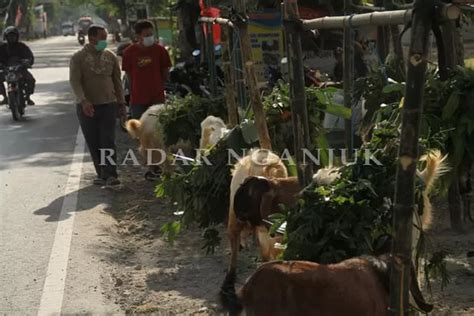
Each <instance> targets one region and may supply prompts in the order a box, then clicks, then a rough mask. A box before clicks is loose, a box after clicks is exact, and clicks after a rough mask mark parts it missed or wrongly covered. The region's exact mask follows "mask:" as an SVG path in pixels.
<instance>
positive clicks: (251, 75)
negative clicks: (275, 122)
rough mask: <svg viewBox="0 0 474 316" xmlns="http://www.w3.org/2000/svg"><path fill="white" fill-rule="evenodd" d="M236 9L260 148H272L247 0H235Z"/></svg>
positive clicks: (243, 59) (236, 24)
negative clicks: (258, 80) (250, 34)
mask: <svg viewBox="0 0 474 316" xmlns="http://www.w3.org/2000/svg"><path fill="white" fill-rule="evenodd" d="M233 4H234V9H235V10H236V11H237V12H236V13H237V14H236V16H235V21H232V22H233V23H234V25H235V26H236V27H237V31H238V34H239V39H240V48H241V50H242V61H243V63H244V68H245V74H246V80H247V85H248V88H249V94H250V102H251V104H252V109H253V114H254V116H255V124H256V125H257V130H258V137H259V142H260V148H262V149H268V150H271V149H272V145H271V141H270V135H269V134H268V127H267V121H266V118H265V112H264V110H263V104H262V101H261V99H260V92H259V90H258V86H257V77H256V75H255V63H254V62H253V59H252V47H251V46H250V36H249V32H248V17H247V13H246V6H245V0H234V1H233Z"/></svg>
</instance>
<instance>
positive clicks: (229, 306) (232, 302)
mask: <svg viewBox="0 0 474 316" xmlns="http://www.w3.org/2000/svg"><path fill="white" fill-rule="evenodd" d="M235 279H236V273H235V271H229V272H228V273H227V275H226V276H225V280H224V283H223V284H222V286H221V291H220V293H219V294H220V299H221V304H222V306H223V307H224V309H225V310H227V311H228V312H229V316H237V315H239V314H240V313H241V311H242V303H241V299H240V298H239V295H238V294H237V293H236V291H235Z"/></svg>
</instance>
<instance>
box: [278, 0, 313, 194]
mask: <svg viewBox="0 0 474 316" xmlns="http://www.w3.org/2000/svg"><path fill="white" fill-rule="evenodd" d="M283 14H284V20H285V21H287V22H286V23H285V39H286V52H287V57H288V66H289V69H288V74H289V84H290V103H291V113H292V120H293V135H294V146H295V156H296V163H297V170H298V180H299V183H300V185H301V186H302V187H305V186H307V185H308V184H310V183H311V181H312V175H313V168H312V165H311V164H305V163H304V152H303V149H308V150H309V151H311V149H312V146H311V141H310V136H309V123H308V110H307V107H306V94H305V82H304V66H303V50H302V48H301V31H300V29H299V26H300V25H299V24H298V22H299V18H300V17H299V12H298V5H297V3H296V1H290V0H285V1H284V2H283Z"/></svg>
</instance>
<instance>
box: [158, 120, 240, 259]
mask: <svg viewBox="0 0 474 316" xmlns="http://www.w3.org/2000/svg"><path fill="white" fill-rule="evenodd" d="M229 148H232V149H233V150H234V151H235V152H236V153H240V154H242V153H241V151H242V150H245V149H246V148H249V145H248V144H246V143H245V141H244V140H243V138H242V135H241V132H240V128H239V127H236V128H235V129H234V130H233V131H232V132H230V134H229V135H228V137H226V139H225V141H221V142H219V143H218V144H217V145H216V146H215V147H214V148H213V149H212V150H211V152H210V154H209V155H208V156H207V157H206V158H207V160H208V161H209V163H202V164H195V165H193V166H192V168H191V170H190V171H188V172H183V173H175V174H173V175H171V176H169V177H164V178H163V179H162V181H161V183H160V184H159V185H158V186H157V188H156V192H155V193H156V195H157V197H159V198H165V197H168V198H169V199H170V202H171V203H172V204H174V206H175V210H176V212H178V213H179V214H181V215H180V219H179V220H177V221H176V222H175V223H169V224H166V225H165V226H163V228H162V231H163V232H164V233H165V234H166V236H168V239H169V240H172V238H173V237H174V236H175V235H176V233H177V231H179V230H180V228H181V225H184V226H187V225H189V224H191V223H198V224H199V226H200V227H201V228H203V229H205V232H204V236H203V237H204V239H205V242H206V244H205V245H204V247H203V248H206V249H207V251H208V252H213V251H214V247H215V246H216V245H217V244H218V243H219V241H220V238H219V235H218V232H217V230H215V229H214V228H213V227H214V226H215V225H216V224H219V223H222V222H223V221H224V219H225V218H226V216H227V213H228V208H229V191H230V181H231V178H232V177H231V169H232V166H233V164H234V163H235V161H230V162H229V159H230V158H229V153H228V150H227V149H229Z"/></svg>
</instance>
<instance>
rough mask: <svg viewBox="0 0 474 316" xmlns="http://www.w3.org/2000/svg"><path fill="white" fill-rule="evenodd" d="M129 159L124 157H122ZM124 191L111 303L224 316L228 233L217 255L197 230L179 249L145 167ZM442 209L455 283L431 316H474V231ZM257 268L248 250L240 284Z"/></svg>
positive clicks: (443, 238)
mask: <svg viewBox="0 0 474 316" xmlns="http://www.w3.org/2000/svg"><path fill="white" fill-rule="evenodd" d="M117 135H118V147H119V152H121V153H122V154H123V153H124V152H125V150H126V149H128V148H135V147H136V142H134V141H132V140H130V138H129V137H128V136H127V134H125V133H124V132H121V131H120V132H118V134H117ZM122 157H123V155H122ZM120 171H121V180H122V183H123V187H122V188H121V189H120V190H119V191H117V192H115V193H114V195H115V197H114V199H113V200H114V204H113V207H112V209H113V211H112V212H111V215H112V216H113V217H114V218H115V219H116V221H117V224H116V227H115V228H114V236H115V238H114V240H115V242H114V245H111V247H112V248H114V249H115V253H114V255H113V256H112V257H111V258H110V263H111V268H110V273H109V274H108V275H105V276H104V277H103V282H104V283H105V284H107V285H108V286H109V287H110V288H111V289H112V290H111V291H110V298H111V299H113V300H114V301H115V302H117V303H118V304H120V306H121V307H122V308H123V310H124V311H126V312H127V313H138V314H140V313H143V314H155V315H218V314H222V310H221V309H220V307H219V304H218V291H219V288H220V285H221V282H222V281H223V278H224V275H225V271H226V267H227V262H228V256H229V250H228V247H227V239H226V237H225V235H226V234H225V227H224V226H223V225H222V226H221V227H219V229H220V232H221V236H222V237H223V240H222V242H221V246H220V247H218V248H217V249H216V252H215V254H212V255H206V253H205V251H204V250H202V249H201V247H202V245H203V239H202V236H201V231H200V230H199V229H198V228H196V227H190V228H188V229H185V230H184V231H183V232H182V233H181V234H180V235H179V237H178V238H177V240H176V242H175V243H174V245H170V244H169V243H167V242H166V241H165V240H164V239H163V238H162V236H161V233H160V228H161V226H162V225H163V224H165V223H167V222H169V221H171V220H174V219H176V216H174V215H173V210H172V209H168V208H167V207H166V204H165V203H164V201H160V200H159V199H157V198H155V197H154V194H153V191H154V186H155V184H154V183H151V182H147V181H145V180H144V177H143V174H144V171H145V170H144V169H143V168H141V167H133V166H124V167H122V168H121V169H120ZM436 204H437V205H438V204H439V207H437V209H438V211H437V214H438V216H437V220H436V221H435V223H438V225H436V226H435V227H434V229H433V231H432V232H431V233H430V239H431V241H432V245H433V247H434V248H435V249H439V250H445V251H446V252H447V253H448V254H449V257H448V261H449V264H448V269H449V271H450V274H451V282H450V283H449V284H448V286H447V287H446V288H444V290H441V286H440V284H439V282H433V283H432V295H430V294H429V293H428V292H427V291H425V293H427V296H426V297H427V299H428V300H429V301H431V302H434V304H435V306H436V308H435V311H434V312H433V313H432V315H474V258H470V259H468V258H467V257H466V253H467V252H468V251H474V229H473V227H472V226H470V227H469V229H468V231H467V233H466V234H463V235H458V234H454V233H452V232H450V231H449V230H448V229H447V220H446V216H444V215H443V216H441V215H440V214H445V213H446V206H445V205H443V203H436ZM257 265H258V255H257V253H256V252H255V249H254V250H244V251H243V252H242V253H241V255H240V258H239V265H238V266H239V269H240V271H239V272H238V273H239V282H238V284H237V286H239V285H240V284H242V282H243V281H244V280H245V278H246V276H247V275H249V274H250V273H251V271H253V270H254V269H255V267H256V266H257Z"/></svg>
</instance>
